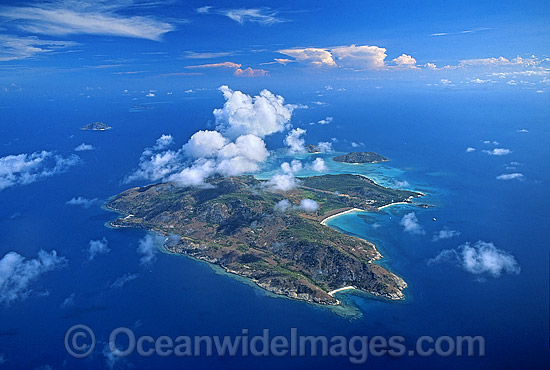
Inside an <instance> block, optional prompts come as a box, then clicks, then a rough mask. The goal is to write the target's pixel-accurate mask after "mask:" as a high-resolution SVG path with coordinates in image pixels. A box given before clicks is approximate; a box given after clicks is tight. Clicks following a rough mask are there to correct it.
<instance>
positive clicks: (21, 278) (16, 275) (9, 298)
mask: <svg viewBox="0 0 550 370" xmlns="http://www.w3.org/2000/svg"><path fill="white" fill-rule="evenodd" d="M66 263H67V259H66V258H65V257H59V256H58V255H57V252H56V251H55V250H54V251H51V252H50V253H48V252H45V251H43V250H41V251H40V252H38V257H37V258H36V259H31V260H25V257H23V256H21V255H20V254H18V253H17V252H9V253H7V254H6V255H4V257H2V258H1V259H0V303H4V304H9V303H12V302H15V301H17V300H20V299H24V298H26V297H28V295H29V294H30V293H31V290H30V289H29V286H30V284H31V283H32V282H33V281H35V280H37V279H38V278H39V277H40V275H42V274H44V273H46V272H48V271H52V270H55V269H57V268H59V267H62V266H64V265H65V264H66Z"/></svg>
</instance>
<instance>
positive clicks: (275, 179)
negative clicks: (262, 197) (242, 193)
mask: <svg viewBox="0 0 550 370" xmlns="http://www.w3.org/2000/svg"><path fill="white" fill-rule="evenodd" d="M266 186H267V187H268V188H269V189H270V190H278V191H289V190H292V189H295V188H296V186H298V182H297V181H296V178H295V177H294V175H293V174H289V173H284V174H281V173H277V174H275V175H273V176H272V177H271V179H269V181H267V182H266Z"/></svg>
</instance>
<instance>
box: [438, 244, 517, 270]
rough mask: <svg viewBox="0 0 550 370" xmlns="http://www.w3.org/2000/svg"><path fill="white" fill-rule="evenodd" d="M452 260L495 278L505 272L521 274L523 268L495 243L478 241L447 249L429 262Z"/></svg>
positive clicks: (461, 265) (463, 267)
mask: <svg viewBox="0 0 550 370" xmlns="http://www.w3.org/2000/svg"><path fill="white" fill-rule="evenodd" d="M440 262H450V263H455V264H457V265H458V266H459V267H461V268H462V269H464V270H466V271H468V272H471V273H472V274H476V275H489V276H492V277H494V278H497V277H499V276H500V275H501V274H503V273H507V274H519V273H520V271H521V268H520V266H519V264H518V262H517V261H516V259H515V258H514V256H513V255H511V254H510V253H508V252H505V251H503V250H501V249H498V248H496V247H495V245H494V244H493V243H488V242H484V241H481V240H480V241H478V242H477V243H475V244H474V245H472V244H471V243H465V244H462V245H461V246H459V247H458V248H457V249H446V250H443V251H441V253H439V254H438V255H437V256H436V257H434V258H432V259H430V260H429V261H428V263H429V264H434V263H440Z"/></svg>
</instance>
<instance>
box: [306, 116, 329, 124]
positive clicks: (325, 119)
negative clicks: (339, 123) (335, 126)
mask: <svg viewBox="0 0 550 370" xmlns="http://www.w3.org/2000/svg"><path fill="white" fill-rule="evenodd" d="M332 121H334V117H326V118H324V119H322V120H319V121H317V124H318V125H328V124H329V123H331V122H332ZM310 125H315V122H310Z"/></svg>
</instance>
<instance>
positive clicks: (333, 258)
mask: <svg viewBox="0 0 550 370" xmlns="http://www.w3.org/2000/svg"><path fill="white" fill-rule="evenodd" d="M419 196H421V194H420V193H415V192H411V191H404V190H395V189H390V188H385V187H382V186H380V185H377V184H376V183H375V182H373V181H372V180H370V179H368V178H366V177H363V176H360V175H350V174H341V175H324V176H312V177H304V178H300V185H299V186H298V188H296V189H293V190H290V191H286V192H280V191H274V190H270V188H268V187H267V183H266V181H262V180H257V179H256V178H254V177H253V176H250V175H245V176H238V177H227V178H224V177H215V178H212V179H210V180H209V187H207V188H182V187H178V186H176V185H175V184H173V183H161V184H154V185H149V186H145V187H140V188H132V189H129V190H126V191H124V192H122V193H121V194H119V195H117V196H115V197H114V198H112V199H111V200H110V201H109V202H108V204H107V205H106V206H107V208H108V209H110V210H113V211H116V212H118V213H121V214H123V215H124V216H122V217H120V218H118V219H116V220H115V221H113V222H111V225H112V226H113V227H120V228H141V229H146V230H152V231H155V232H157V233H161V234H164V235H172V234H176V235H179V237H180V238H179V241H178V242H177V243H172V244H170V245H165V246H164V247H165V248H166V249H167V250H168V251H170V252H172V253H177V254H185V255H189V256H191V257H194V258H197V259H200V260H204V261H207V262H210V263H213V264H217V265H219V266H221V267H222V268H224V269H225V270H226V271H227V272H229V273H233V274H236V275H239V276H243V277H246V278H249V279H251V280H252V281H253V282H255V283H256V284H257V285H258V286H260V287H262V288H264V289H266V290H268V291H271V292H273V293H276V294H280V295H284V296H287V297H290V298H294V299H299V300H305V301H309V302H316V303H319V304H325V305H336V304H339V301H338V300H337V299H336V298H334V297H333V296H332V294H333V293H334V292H336V291H339V290H340V289H342V288H346V287H350V286H353V287H355V288H356V289H359V290H361V291H364V292H367V293H371V294H373V295H375V296H379V297H385V298H388V299H402V298H403V297H404V294H403V289H405V288H406V286H407V284H406V283H405V281H404V280H403V279H401V278H400V277H398V276H397V275H395V274H394V273H392V272H390V271H388V270H386V269H385V268H384V267H382V266H380V265H378V264H376V263H373V262H374V261H376V260H378V259H380V258H381V257H382V256H381V254H380V253H379V252H378V251H377V249H376V247H375V246H374V245H373V244H372V243H370V242H368V241H365V240H363V239H359V238H355V237H352V236H349V235H345V234H342V233H340V232H338V231H336V230H334V229H332V228H330V227H328V226H326V225H323V224H321V221H323V220H324V219H326V218H327V217H330V216H332V215H335V214H337V213H341V212H345V211H347V210H350V209H359V210H368V211H376V210H377V209H378V208H380V207H383V206H384V205H388V204H391V203H395V202H411V199H413V198H415V197H419ZM303 199H311V200H314V201H315V202H317V204H318V205H319V208H318V209H317V210H315V211H311V210H309V212H306V210H305V209H303V208H301V207H300V206H299V204H300V201H301V200H303ZM283 204H284V205H285V206H284V207H281V205H283Z"/></svg>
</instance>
